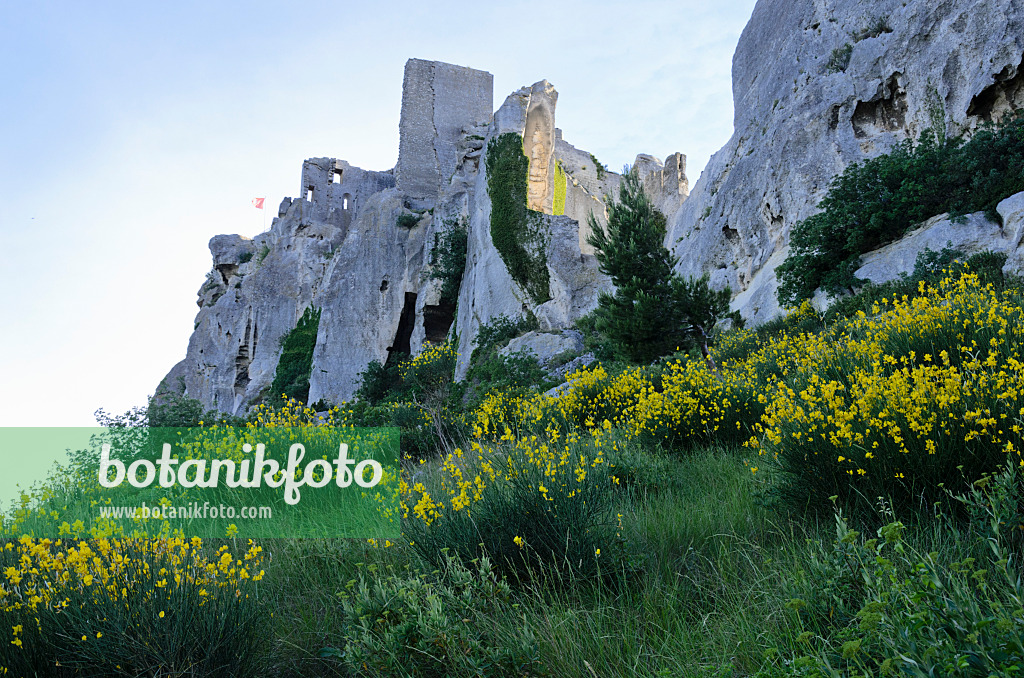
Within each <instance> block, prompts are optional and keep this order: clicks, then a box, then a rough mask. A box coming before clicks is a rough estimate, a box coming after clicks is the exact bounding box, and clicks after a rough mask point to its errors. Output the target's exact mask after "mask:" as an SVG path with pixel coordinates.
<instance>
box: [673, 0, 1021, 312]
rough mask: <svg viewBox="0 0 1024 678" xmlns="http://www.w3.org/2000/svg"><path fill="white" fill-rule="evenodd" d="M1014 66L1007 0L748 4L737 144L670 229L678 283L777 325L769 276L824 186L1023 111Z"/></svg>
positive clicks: (717, 160) (737, 64)
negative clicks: (923, 137) (724, 292)
mask: <svg viewBox="0 0 1024 678" xmlns="http://www.w3.org/2000/svg"><path fill="white" fill-rule="evenodd" d="M1022 56H1024V6H1022V5H1021V4H1020V3H1019V2H1016V1H1015V0H872V1H870V2H823V1H821V0H815V1H814V2H790V1H789V0H758V2H757V5H756V6H755V8H754V11H753V15H752V16H751V18H750V21H749V22H748V24H747V26H746V28H745V29H744V31H743V34H742V36H741V38H740V41H739V44H738V46H737V49H736V54H735V56H734V57H733V72H732V80H733V101H734V109H735V114H734V115H735V117H734V132H733V136H732V138H731V139H730V140H729V142H728V143H727V144H726V146H725V147H724V148H723V149H722V150H720V151H719V152H718V153H716V154H715V155H714V156H713V157H712V158H711V161H710V162H709V164H708V166H707V168H706V169H705V170H704V172H703V173H702V174H701V177H700V179H699V181H698V182H697V184H696V185H695V186H694V189H693V193H692V194H691V195H690V197H689V199H688V200H686V201H685V202H684V203H683V204H682V207H681V208H680V209H679V210H678V212H677V213H676V214H675V215H674V217H672V218H671V219H670V222H669V223H670V229H669V236H670V245H671V246H672V247H673V248H674V251H675V253H676V254H677V256H679V257H680V259H681V261H680V264H679V267H678V270H679V271H680V272H681V273H683V274H685V275H693V276H697V275H701V274H703V273H705V272H708V273H710V275H711V280H712V284H713V285H714V286H716V287H718V288H721V287H724V286H726V285H728V286H730V287H731V288H732V290H733V292H734V293H735V294H736V296H735V297H734V300H733V307H734V309H737V310H739V311H740V313H741V314H742V315H743V317H744V318H745V319H746V320H747V321H749V322H753V323H758V322H762V321H765V320H768V319H770V318H772V317H774V316H775V315H777V314H778V313H779V312H780V309H779V306H778V302H777V301H776V297H775V290H776V288H777V280H776V277H775V267H776V266H778V265H779V264H780V263H781V262H782V261H783V260H784V259H785V255H786V249H787V246H788V238H789V234H790V232H791V230H792V228H793V226H794V224H796V223H797V222H798V221H800V220H802V219H805V218H806V217H808V216H810V215H811V214H813V213H814V212H815V211H816V206H817V204H818V202H819V201H820V199H821V198H822V197H824V195H825V192H826V191H827V189H828V185H829V182H830V181H831V180H832V178H833V177H835V176H836V175H838V174H839V173H841V172H842V171H843V169H845V168H846V167H847V166H848V165H850V164H851V163H853V162H857V161H860V160H864V159H866V158H870V157H874V156H877V155H880V154H882V153H884V152H886V151H887V150H889V149H891V148H892V146H893V145H894V144H896V143H897V142H899V141H901V140H903V139H906V138H916V137H917V136H918V135H919V134H920V133H921V132H922V131H923V130H924V129H926V128H929V127H938V128H941V129H943V130H944V131H945V133H946V134H948V135H954V134H959V133H961V132H969V131H971V130H973V129H974V128H976V127H977V126H978V125H979V124H981V123H982V122H984V121H986V120H992V119H995V118H998V117H1000V116H1001V115H1002V114H1004V113H1005V112H1006V111H1008V110H1010V109H1012V108H1015V107H1018V106H1020V105H1022V104H1024V87H1022V86H1021V83H1022V81H1024V80H1022V78H1024V73H1022V68H1021V62H1022ZM971 223H974V222H971ZM934 226H935V224H932V230H933V231H934ZM956 226H957V225H956V224H953V225H950V226H949V227H948V233H947V234H946V235H947V236H949V237H951V238H952V239H954V240H955V239H956V238H954V237H953V236H954V235H955V234H954V232H955V231H956V230H957V229H956ZM990 235H991V234H990ZM943 237H945V236H943ZM971 237H973V236H971ZM980 237H982V239H985V238H987V237H988V236H987V235H985V236H980ZM993 237H995V236H993ZM999 237H1002V236H999ZM935 239H936V240H938V239H939V236H936V238H935ZM895 249H899V247H896V248H894V250H893V251H895ZM940 249H941V247H940ZM885 256H886V255H879V257H876V258H875V259H874V261H878V260H879V258H880V257H881V258H884V257H885ZM1011 259H1013V257H1011ZM865 262H866V264H865V265H867V264H868V263H870V262H869V259H868V258H866V259H865ZM901 266H902V264H901Z"/></svg>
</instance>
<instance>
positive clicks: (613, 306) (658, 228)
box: [588, 171, 735, 371]
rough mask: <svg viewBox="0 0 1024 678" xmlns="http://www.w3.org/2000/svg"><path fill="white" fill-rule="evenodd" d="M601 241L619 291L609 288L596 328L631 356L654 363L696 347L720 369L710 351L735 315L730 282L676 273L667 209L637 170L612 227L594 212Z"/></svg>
mask: <svg viewBox="0 0 1024 678" xmlns="http://www.w3.org/2000/svg"><path fill="white" fill-rule="evenodd" d="M590 228H591V230H592V231H593V234H592V235H591V236H590V237H589V238H588V242H589V243H590V244H591V245H593V246H594V248H595V250H596V256H597V260H598V262H599V263H600V264H601V272H602V273H604V274H605V275H607V276H609V277H610V278H611V279H612V283H613V284H614V285H615V294H614V295H610V294H602V295H601V297H600V299H599V300H598V307H597V310H596V313H595V315H596V320H597V323H596V325H597V330H598V331H599V332H601V333H602V334H604V335H605V336H607V337H608V339H609V341H610V342H611V343H612V345H613V347H614V349H615V351H616V353H618V354H619V355H621V356H622V357H623V358H626V359H627V360H629V361H630V362H636V363H646V362H651V361H652V360H655V359H657V358H659V357H661V356H663V355H666V354H668V353H671V352H672V351H674V350H675V349H676V348H679V347H682V346H686V345H691V346H692V345H697V346H699V347H700V348H701V352H702V353H703V355H704V357H705V359H706V360H707V361H708V366H709V367H711V368H712V369H713V370H715V371H717V368H716V366H715V364H714V361H713V360H712V359H711V354H710V352H709V350H708V344H709V341H710V336H711V333H712V330H713V328H714V326H715V323H717V322H718V320H719V319H720V318H723V317H726V316H732V317H735V314H730V313H729V299H730V298H731V296H732V293H731V291H730V290H729V288H726V289H724V290H720V291H715V290H712V289H711V288H710V286H709V285H708V276H704V277H702V278H698V279H690V280H686V279H683V278H682V277H681V276H679V275H678V274H677V273H675V272H674V271H673V268H674V267H675V265H676V264H677V263H678V259H677V258H676V257H674V256H672V254H671V253H670V252H669V251H668V249H667V248H666V247H665V215H664V214H662V213H661V212H659V211H658V210H657V209H656V208H655V207H654V204H653V203H652V202H651V200H650V198H649V197H648V196H647V194H646V193H644V190H643V185H642V184H641V182H640V177H639V175H638V174H637V173H636V172H635V171H629V172H626V173H625V174H624V175H623V177H622V185H621V187H620V191H619V202H617V203H613V204H611V205H609V207H608V229H607V232H606V231H605V229H603V228H602V227H601V225H600V224H599V223H598V222H597V220H596V219H595V218H594V216H593V215H591V217H590Z"/></svg>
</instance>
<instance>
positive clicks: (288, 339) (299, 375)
mask: <svg viewBox="0 0 1024 678" xmlns="http://www.w3.org/2000/svg"><path fill="white" fill-rule="evenodd" d="M319 328H320V309H314V308H313V307H312V306H310V307H309V308H307V309H306V310H305V311H304V312H303V314H302V317H301V318H299V322H298V323H297V324H296V325H295V329H293V330H292V331H291V332H289V333H288V334H286V335H284V338H283V339H281V359H280V360H278V361H277V371H276V372H275V373H274V381H273V383H272V384H271V385H270V393H271V397H272V398H274V399H276V398H278V397H280V396H281V394H284V395H286V396H288V397H289V398H295V399H297V400H300V401H302V402H306V401H307V400H308V399H309V375H310V372H311V371H312V369H313V348H314V347H315V346H316V333H317V330H318V329H319Z"/></svg>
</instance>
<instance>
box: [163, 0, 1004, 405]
mask: <svg viewBox="0 0 1024 678" xmlns="http://www.w3.org/2000/svg"><path fill="white" fill-rule="evenodd" d="M1022 61H1024V5H1022V4H1021V2H1020V1H1019V0H868V1H866V2H854V1H853V0H828V1H826V0H813V1H810V2H792V1H791V0H758V2H757V4H756V6H755V8H754V11H753V15H752V16H751V19H750V21H749V23H748V24H747V27H746V28H745V30H744V31H743V34H742V36H741V38H740V41H739V45H738V46H737V50H736V54H735V56H734V58H733V73H732V79H733V100H734V108H735V120H734V133H733V136H732V138H731V139H730V140H729V142H728V143H727V144H726V146H725V147H724V148H722V149H721V150H720V151H719V152H718V153H716V154H715V155H714V156H713V157H712V158H711V161H710V162H709V164H708V167H707V168H706V169H705V170H704V172H703V173H702V174H701V177H700V180H699V181H698V182H697V184H696V185H695V186H694V189H693V193H692V194H691V193H690V186H689V182H688V180H687V178H686V158H685V156H683V155H682V154H678V153H677V154H673V155H670V156H669V157H668V158H667V159H666V160H665V161H664V162H662V161H661V160H659V159H658V158H655V157H653V156H650V155H646V154H640V155H638V156H637V157H636V161H635V163H634V167H635V168H636V171H637V172H638V173H639V174H640V176H641V179H642V181H643V184H644V187H645V189H646V190H647V192H648V193H649V194H650V195H651V196H652V198H653V200H654V203H655V205H656V206H657V207H658V208H659V209H660V210H661V211H662V212H664V213H665V215H666V217H667V220H668V222H667V223H668V227H669V234H668V239H667V244H668V245H669V246H670V247H672V248H673V249H674V251H675V253H676V255H677V256H679V257H680V263H679V266H678V271H679V272H680V273H681V274H683V275H688V276H700V275H702V274H704V273H709V274H710V276H711V281H712V285H713V286H715V287H717V288H721V287H724V286H726V285H728V286H730V287H731V288H732V290H733V292H734V294H735V296H734V298H733V307H734V309H737V310H739V311H740V312H741V314H742V315H743V316H744V318H745V319H746V320H747V321H748V322H751V323H759V322H763V321H765V320H768V319H770V318H772V317H774V316H775V315H777V314H778V313H779V312H780V309H779V305H778V303H777V301H776V296H775V292H776V288H777V280H776V277H775V268H776V267H777V266H778V265H779V264H780V263H782V261H783V260H784V259H785V257H786V253H787V247H788V240H789V234H790V232H791V230H792V228H793V226H794V225H795V224H796V223H797V222H799V221H801V220H803V219H805V218H806V217H808V216H810V215H811V214H813V213H814V212H815V211H816V209H817V207H816V206H817V204H818V202H819V201H820V200H821V198H822V197H824V195H825V193H826V191H827V189H828V186H829V183H830V182H831V181H832V179H833V178H834V177H836V176H837V175H838V174H840V173H841V172H842V171H843V170H844V169H845V168H846V167H847V166H848V165H850V164H851V163H854V162H857V161H861V160H864V159H867V158H871V157H875V156H878V155H880V154H882V153H885V152H887V151H888V150H890V149H891V148H892V147H893V145H894V144H896V143H898V142H900V141H902V140H904V139H907V138H916V137H918V136H919V134H920V133H921V132H922V131H923V130H925V129H926V128H929V127H930V128H933V129H934V128H940V129H942V130H944V132H945V133H946V134H947V135H955V134H960V133H963V132H970V131H972V130H974V129H975V128H977V127H978V126H979V125H980V124H982V123H984V122H986V121H990V120H996V119H999V118H1000V117H1001V116H1003V115H1004V114H1005V113H1006V112H1007V111H1009V110H1011V109H1014V108H1017V107H1021V106H1024V64H1022ZM492 82H493V79H492V77H491V75H490V74H489V73H485V72H483V71H477V70H473V69H469V68H464V67H461V66H453V65H451V64H443V63H439V62H432V61H422V60H418V59H413V60H410V61H409V62H408V63H407V64H406V68H405V82H404V85H403V96H402V116H401V124H400V129H399V138H400V143H399V148H400V150H399V159H398V164H397V166H396V167H395V168H394V169H392V170H388V171H385V172H371V171H367V170H362V169H359V168H357V167H352V166H350V165H349V164H348V163H347V162H345V161H343V160H336V159H333V158H313V159H310V160H307V161H306V162H305V163H303V167H302V177H301V184H300V187H299V188H300V192H299V197H298V198H297V199H295V200H292V199H291V198H286V199H285V200H284V201H283V202H282V203H281V207H280V210H279V213H278V218H276V219H274V222H273V225H272V226H271V228H270V230H269V231H267V232H266V233H262V234H260V235H259V236H257V237H255V238H253V239H251V240H250V239H247V238H243V237H241V236H237V235H223V236H216V237H215V238H213V239H212V240H211V241H210V250H211V253H212V255H213V268H212V269H211V271H210V273H209V274H208V275H207V280H206V282H205V283H204V284H203V286H202V287H201V288H200V290H199V306H200V311H199V315H198V316H197V317H196V324H195V332H194V333H193V335H192V337H191V339H190V341H189V347H188V352H187V354H186V357H185V359H184V360H183V361H182V362H180V363H178V364H177V365H176V366H175V367H174V368H173V369H172V370H171V372H170V373H169V374H168V375H167V377H166V378H165V380H164V386H165V387H167V388H173V389H176V390H179V391H181V392H184V393H185V394H187V395H188V396H190V397H194V398H198V399H199V400H201V401H202V403H203V404H204V405H205V406H206V407H210V408H215V409H218V410H221V411H224V412H230V413H242V412H244V411H245V410H246V409H247V408H248V407H250V406H251V404H252V403H254V402H256V401H258V400H259V399H260V398H265V397H267V396H268V395H272V394H268V392H267V391H268V389H269V386H270V384H271V382H272V381H273V377H274V373H275V370H276V366H277V362H278V357H279V354H280V341H281V339H282V337H283V336H284V335H285V334H286V333H287V332H289V331H290V330H291V329H292V328H293V327H294V326H295V324H296V322H297V321H298V319H299V318H300V317H301V316H302V314H303V312H304V310H305V309H306V308H307V307H309V306H314V307H316V308H319V309H321V317H320V325H319V334H318V336H317V340H316V346H315V349H314V352H313V369H312V373H311V375H310V393H309V399H310V401H317V400H320V399H324V400H327V401H331V402H338V401H342V400H345V399H348V398H350V397H351V396H352V394H353V393H354V391H355V389H356V387H357V385H358V375H359V373H360V372H361V371H362V370H363V369H365V367H366V365H367V364H368V363H369V362H370V361H372V360H378V361H386V360H387V359H388V358H389V356H394V355H396V354H399V353H416V352H418V351H419V350H421V349H422V347H423V346H424V345H425V344H426V343H428V342H436V341H442V340H444V339H446V338H448V339H453V340H454V341H455V342H456V343H457V346H458V352H459V359H458V363H457V368H456V376H458V377H462V376H464V375H465V373H466V371H467V369H468V367H469V358H470V354H471V352H472V349H473V340H474V338H475V337H476V335H477V332H478V331H479V329H480V327H481V325H483V324H485V323H488V322H491V321H492V320H493V319H495V318H496V317H497V316H500V315H505V316H508V317H518V316H523V315H526V314H533V315H535V316H536V318H537V320H538V321H539V325H540V329H541V331H542V332H548V333H557V332H559V331H561V330H565V329H567V328H569V327H571V325H572V323H573V322H574V321H575V320H576V319H577V318H579V317H580V316H581V315H583V314H585V313H587V312H589V311H590V310H592V309H593V308H594V307H595V306H596V305H597V299H598V297H599V295H600V294H601V292H603V291H610V290H611V284H610V281H609V280H608V278H607V277H606V276H604V275H602V274H601V272H600V270H599V267H598V264H597V261H596V258H595V257H594V251H593V248H592V247H591V246H590V245H589V244H588V242H587V238H588V236H589V235H590V234H591V220H592V219H593V220H594V221H596V222H597V223H598V224H601V225H602V226H603V225H605V224H606V220H607V214H606V208H605V206H606V201H607V200H608V199H609V196H610V197H611V198H612V199H614V198H615V197H616V195H617V192H618V188H619V182H620V177H619V175H617V174H615V173H614V172H609V171H607V170H606V169H605V168H604V167H603V166H601V165H600V164H599V162H598V161H597V159H596V158H594V157H593V156H592V155H591V154H590V153H587V152H586V151H583V150H580V149H577V148H576V147H574V146H572V145H571V144H569V143H568V142H566V141H565V140H564V139H563V136H562V131H561V130H560V129H558V128H557V127H556V124H555V118H556V108H557V103H558V93H557V92H556V91H555V89H554V87H553V86H552V85H551V84H550V83H548V82H547V81H546V80H541V81H540V82H537V83H535V84H534V85H532V86H530V87H523V88H522V89H519V90H518V91H516V92H513V93H512V94H511V95H509V96H508V98H507V99H506V100H505V101H504V103H503V104H502V105H501V106H500V107H499V108H498V110H497V111H494V112H493V114H492V110H493V101H492V96H493V92H492ZM509 133H513V134H516V135H518V136H519V137H520V138H521V139H522V140H523V141H522V148H523V155H524V156H525V158H524V159H523V160H524V162H526V163H527V164H526V167H527V168H528V169H527V170H526V172H525V175H526V176H524V177H522V179H523V181H525V185H526V188H525V196H524V198H523V200H524V202H525V204H526V206H527V207H529V208H530V209H531V210H532V212H530V215H531V216H530V218H529V223H530V228H532V229H534V230H535V231H536V233H532V234H531V235H530V237H531V238H534V240H532V241H531V247H533V248H534V251H531V252H530V256H532V257H541V258H542V259H543V263H544V266H545V267H546V271H547V276H548V288H547V293H546V294H538V293H537V291H536V290H533V291H532V292H531V293H527V291H526V290H524V289H523V287H521V286H520V284H519V283H517V282H516V281H515V279H514V278H513V276H512V275H511V274H510V273H509V269H508V267H507V265H506V261H505V260H504V258H503V255H502V254H501V253H500V252H499V251H498V249H497V248H496V247H495V243H494V240H493V238H492V230H491V227H492V224H491V212H492V205H491V199H490V196H489V193H488V188H489V181H490V179H491V178H490V177H489V176H488V174H487V155H488V148H489V144H490V142H492V141H494V140H496V139H498V138H499V137H502V135H505V134H509ZM504 138H505V139H506V140H507V139H508V137H504ZM506 147H507V145H506ZM999 212H1000V214H1001V215H1002V217H1003V225H1002V226H999V225H996V224H992V223H989V222H988V221H986V220H985V218H984V217H983V216H982V215H970V216H969V217H968V219H967V221H966V223H964V224H961V223H953V222H950V221H949V220H947V219H945V218H944V217H941V216H940V217H936V218H935V219H932V220H930V221H929V222H927V223H925V224H923V225H922V226H921V227H920V228H918V229H917V230H915V231H913V232H911V233H909V234H908V235H907V236H906V237H905V238H904V239H903V240H901V241H900V242H897V243H893V244H891V245H889V246H887V247H885V248H883V249H881V250H879V251H876V252H873V253H869V254H868V255H866V256H865V257H864V259H863V266H862V268H861V270H860V271H858V273H859V274H860V275H861V276H862V277H866V278H869V279H871V280H875V281H878V282H881V281H884V280H888V279H891V278H893V277H896V276H898V275H899V274H900V273H901V272H906V271H909V270H911V269H912V268H913V264H914V261H915V260H916V257H917V254H918V253H919V252H921V251H922V250H923V249H926V248H928V249H933V250H936V249H941V248H942V247H944V246H946V244H947V242H952V243H953V244H954V246H959V247H960V248H961V249H964V250H966V251H968V252H970V251H976V250H981V249H995V250H998V251H1003V252H1006V253H1007V255H1008V260H1007V270H1010V271H1021V270H1022V269H1024V250H1022V245H1024V196H1022V195H1017V196H1013V197H1011V198H1009V199H1007V200H1005V201H1003V203H1002V204H1000V205H999ZM452 224H463V225H464V226H465V228H466V230H467V234H468V245H467V262H466V266H465V270H464V273H463V278H462V284H461V288H460V291H459V294H458V299H457V303H452V301H451V300H446V299H442V298H441V286H440V284H439V282H438V281H437V280H432V279H431V268H430V261H431V250H432V248H433V247H434V246H435V243H436V236H437V235H438V234H439V233H440V232H441V231H442V229H447V228H450V227H451V225H452ZM503 233H507V231H505V232H503ZM519 275H520V278H521V277H522V272H521V271H520V273H519ZM542 291H543V290H542ZM538 299H539V300H540V301H539V302H538V301H537V300H538ZM553 336H556V334H548V335H536V336H534V337H533V338H532V339H531V340H530V341H532V342H534V343H535V344H536V348H537V349H540V350H541V351H543V352H546V351H547V350H548V348H550V347H547V348H545V346H546V345H547V344H548V343H551V340H549V339H548V338H547V337H553ZM558 336H561V337H563V338H564V337H566V336H568V335H566V334H564V333H562V334H561V335H558ZM563 343H564V342H563ZM542 344H543V346H542ZM552 350H553V349H552Z"/></svg>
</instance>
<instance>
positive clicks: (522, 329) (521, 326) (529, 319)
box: [472, 312, 540, 359]
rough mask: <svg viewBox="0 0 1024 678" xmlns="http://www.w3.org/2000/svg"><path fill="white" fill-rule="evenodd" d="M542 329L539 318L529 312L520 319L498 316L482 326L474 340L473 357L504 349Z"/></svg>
mask: <svg viewBox="0 0 1024 678" xmlns="http://www.w3.org/2000/svg"><path fill="white" fill-rule="evenodd" d="M538 327H540V323H539V322H538V321H537V316H535V315H533V314H532V313H529V312H527V313H526V315H523V316H520V317H519V318H515V319H513V318H509V317H508V316H507V315H504V314H502V315H498V316H495V317H493V318H491V319H490V320H489V321H488V322H486V323H484V324H483V325H481V326H480V329H478V330H477V332H476V337H474V338H473V346H474V347H475V348H474V349H473V355H472V359H476V357H477V352H478V351H479V353H480V355H484V354H487V353H490V352H493V351H497V350H498V349H499V348H502V347H503V346H505V345H506V344H508V342H509V341H511V340H512V339H515V338H516V337H519V336H522V335H524V334H526V333H527V332H532V331H534V330H536V329H537V328H538Z"/></svg>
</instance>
